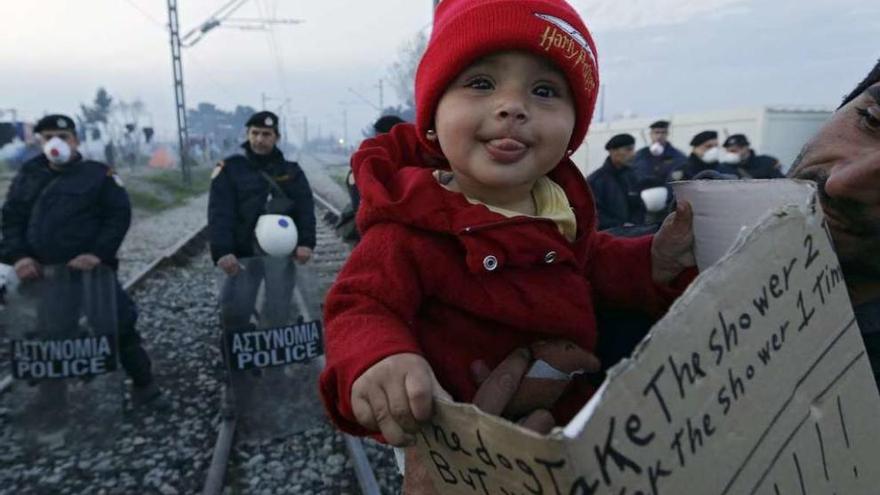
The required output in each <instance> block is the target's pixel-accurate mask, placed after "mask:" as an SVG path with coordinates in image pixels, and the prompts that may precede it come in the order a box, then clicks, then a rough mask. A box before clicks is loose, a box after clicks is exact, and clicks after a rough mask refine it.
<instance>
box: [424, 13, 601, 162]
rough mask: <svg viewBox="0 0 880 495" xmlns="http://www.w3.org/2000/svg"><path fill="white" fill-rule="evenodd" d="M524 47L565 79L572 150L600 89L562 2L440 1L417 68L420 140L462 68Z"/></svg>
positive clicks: (588, 46) (579, 25) (591, 58)
mask: <svg viewBox="0 0 880 495" xmlns="http://www.w3.org/2000/svg"><path fill="white" fill-rule="evenodd" d="M505 50H524V51H528V52H531V53H534V54H536V55H538V56H541V57H546V58H548V59H550V60H552V61H553V62H554V63H555V64H556V65H557V66H558V67H559V68H560V69H561V70H562V72H563V73H564V74H565V76H566V77H567V78H568V84H569V86H570V87H571V91H572V93H573V95H574V104H575V124H574V131H573V132H572V135H571V141H570V142H569V149H572V150H575V149H577V148H578V147H579V146H580V144H581V142H583V140H584V136H585V135H586V134H587V127H589V125H590V119H591V118H592V116H593V108H594V107H595V106H596V95H597V89H598V87H599V66H598V63H597V60H596V46H595V44H594V43H593V39H592V37H591V36H590V32H589V31H588V30H587V27H586V26H585V25H584V22H583V21H582V20H581V18H580V16H579V15H578V13H577V12H575V10H574V9H573V8H572V7H571V6H570V5H568V3H566V2H565V1H564V0H443V1H442V2H441V3H440V5H439V6H438V7H437V11H436V12H435V13H434V30H433V31H432V33H431V39H430V40H429V41H428V47H427V49H426V50H425V54H424V55H423V56H422V60H421V62H419V68H418V71H417V72H416V94H415V96H416V128H417V129H418V132H419V138H420V139H421V140H422V142H423V143H424V144H425V145H427V146H429V147H431V148H432V149H435V150H439V145H438V143H437V142H436V141H429V140H428V139H427V138H426V137H425V133H426V132H427V131H428V129H431V128H433V125H434V113H435V112H436V110H437V104H438V102H439V101H440V97H441V96H443V93H444V92H445V91H446V88H447V87H448V86H449V84H450V83H451V82H452V80H453V79H455V78H456V77H457V76H458V75H459V74H460V73H461V71H463V70H464V69H466V68H467V67H468V66H469V65H470V64H472V63H473V62H474V61H475V60H477V59H479V58H481V57H484V56H486V55H489V54H492V53H495V52H499V51H505Z"/></svg>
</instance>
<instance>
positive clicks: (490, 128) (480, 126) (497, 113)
mask: <svg viewBox="0 0 880 495" xmlns="http://www.w3.org/2000/svg"><path fill="white" fill-rule="evenodd" d="M435 124H436V127H435V128H436V131H437V137H438V139H439V141H440V147H441V149H442V150H443V154H444V155H445V156H446V158H447V159H448V160H449V164H450V166H451V168H452V170H453V172H455V174H456V177H457V178H458V177H461V178H462V179H466V180H467V182H468V183H470V184H475V185H478V186H479V187H482V188H484V190H486V191H490V190H495V191H497V190H501V189H507V188H511V187H522V186H527V185H528V184H533V183H534V182H535V181H536V180H537V179H538V178H540V177H542V176H544V175H546V174H547V173H548V172H549V171H550V170H552V169H553V168H554V167H555V166H556V165H557V164H558V163H559V162H560V160H562V158H563V157H564V156H565V153H566V151H567V149H568V142H569V140H570V139H571V134H572V131H573V130H574V124H575V110H574V99H573V96H572V94H571V90H570V89H569V87H568V81H567V79H566V78H565V75H564V74H563V73H562V71H560V70H559V69H557V68H556V67H555V66H554V65H552V63H551V62H550V61H548V60H546V59H543V58H541V57H538V56H535V55H532V54H530V53H526V52H520V51H516V52H499V53H495V54H492V55H490V56H488V57H485V58H482V59H480V60H478V61H476V62H474V63H473V64H471V65H470V66H469V67H468V68H467V69H465V70H464V71H463V72H462V73H461V74H459V76H458V77H457V78H456V79H455V80H454V81H453V82H452V83H451V84H450V85H449V87H448V88H447V90H446V93H444V95H443V96H442V97H441V98H440V102H439V104H438V106H437V113H436V116H435Z"/></svg>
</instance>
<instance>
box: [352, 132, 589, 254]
mask: <svg viewBox="0 0 880 495" xmlns="http://www.w3.org/2000/svg"><path fill="white" fill-rule="evenodd" d="M352 169H353V170H354V175H355V182H356V184H357V187H358V190H359V192H360V194H361V203H360V207H359V208H358V213H357V225H358V229H359V230H360V232H361V234H362V235H366V234H367V232H368V231H369V229H370V228H371V227H372V226H374V225H376V224H381V223H396V224H404V225H406V226H408V227H412V228H416V229H419V230H423V231H429V232H433V233H439V234H445V235H450V236H454V237H456V238H457V239H458V240H459V241H460V243H461V244H462V245H463V246H464V248H465V251H466V252H467V263H468V265H469V266H470V267H471V269H472V270H474V271H479V270H483V263H484V257H485V253H487V252H491V253H492V255H493V258H497V261H498V267H499V268H500V267H502V266H504V265H505V264H506V265H512V266H529V265H533V264H536V263H543V262H544V261H543V260H545V259H547V258H548V257H551V256H552V258H553V260H554V262H565V261H574V262H575V263H577V264H578V265H583V263H584V261H585V260H584V258H585V256H586V253H587V251H588V249H584V246H582V245H580V244H582V243H586V242H587V239H589V238H590V236H589V235H584V234H585V233H589V232H593V231H594V230H595V229H596V214H595V207H594V203H593V197H592V195H591V193H590V190H589V187H588V186H587V182H586V180H585V179H584V177H583V176H582V175H581V173H580V171H578V170H577V168H576V167H575V165H574V163H572V161H571V160H569V159H565V160H563V161H562V162H560V163H559V165H557V166H556V168H554V169H553V170H552V171H551V172H550V173H549V174H548V177H549V178H550V179H551V180H553V181H554V182H556V183H557V184H559V185H560V186H562V188H563V189H564V190H565V193H566V196H567V197H568V200H569V204H570V205H571V207H572V209H573V210H574V212H575V218H576V219H577V227H578V228H577V235H576V238H575V241H574V242H573V243H572V242H569V241H567V240H566V239H565V237H564V236H563V235H562V234H561V233H559V230H558V228H557V226H556V224H555V223H554V222H553V221H551V220H548V219H542V218H535V217H528V216H517V217H513V218H507V217H504V216H502V215H500V214H498V213H495V212H493V211H491V210H489V209H488V208H487V207H485V206H484V205H481V204H472V203H470V202H469V201H468V200H467V199H466V198H465V196H464V195H462V194H460V193H455V192H452V191H448V190H447V189H445V188H444V187H443V186H441V185H440V184H439V183H438V182H437V180H436V179H435V177H434V175H433V172H434V171H435V170H437V169H444V170H448V169H449V167H448V164H447V162H446V160H445V159H444V157H443V156H441V155H437V154H436V153H434V152H432V151H431V150H428V149H426V148H425V147H424V146H423V145H421V144H420V142H419V139H418V137H417V135H416V130H415V127H414V126H413V125H412V124H400V125H397V126H395V127H394V129H392V131H391V132H390V133H388V134H383V135H380V136H377V137H375V138H372V139H368V140H366V141H364V142H363V144H362V145H361V147H360V149H359V150H358V151H357V152H356V153H355V154H354V156H353V157H352ZM551 253H552V254H551Z"/></svg>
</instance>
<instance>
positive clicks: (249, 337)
mask: <svg viewBox="0 0 880 495" xmlns="http://www.w3.org/2000/svg"><path fill="white" fill-rule="evenodd" d="M225 340H226V353H227V354H226V355H227V356H229V357H230V359H229V365H230V367H231V368H232V369H233V370H234V371H244V370H249V369H254V368H269V367H272V366H286V365H288V364H294V363H303V362H306V361H310V360H312V359H314V358H316V357H318V356H321V355H323V354H324V339H323V333H322V331H321V322H320V321H310V322H306V323H300V324H297V325H287V326H283V327H275V328H264V329H259V330H257V329H247V330H234V331H228V332H226V339H225Z"/></svg>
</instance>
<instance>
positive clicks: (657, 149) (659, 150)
mask: <svg viewBox="0 0 880 495" xmlns="http://www.w3.org/2000/svg"><path fill="white" fill-rule="evenodd" d="M648 150H649V151H650V152H651V154H652V155H654V156H660V155H662V154H663V152H664V151H666V147H665V146H663V145H662V144H660V143H651V146H649V147H648Z"/></svg>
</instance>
